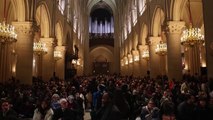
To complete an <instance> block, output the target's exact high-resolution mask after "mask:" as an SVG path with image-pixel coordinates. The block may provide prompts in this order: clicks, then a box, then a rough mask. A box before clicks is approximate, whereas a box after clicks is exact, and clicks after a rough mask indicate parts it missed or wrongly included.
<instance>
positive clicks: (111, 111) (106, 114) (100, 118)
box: [94, 92, 122, 120]
mask: <svg viewBox="0 0 213 120" xmlns="http://www.w3.org/2000/svg"><path fill="white" fill-rule="evenodd" d="M94 120H122V118H121V114H120V111H119V109H118V108H117V106H115V105H114V104H113V101H112V95H111V94H110V93H107V92H104V94H103V96H102V104H101V108H100V109H99V110H98V111H97V112H96V115H95V119H94Z"/></svg>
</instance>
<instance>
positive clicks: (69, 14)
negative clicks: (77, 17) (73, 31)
mask: <svg viewBox="0 0 213 120" xmlns="http://www.w3.org/2000/svg"><path fill="white" fill-rule="evenodd" d="M70 5H71V2H70V0H68V1H67V21H68V22H70V21H71V17H72V16H71V12H70V11H71V7H70Z"/></svg>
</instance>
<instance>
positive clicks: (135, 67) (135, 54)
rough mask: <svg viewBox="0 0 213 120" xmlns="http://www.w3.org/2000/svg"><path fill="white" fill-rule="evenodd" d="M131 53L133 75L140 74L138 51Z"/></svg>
mask: <svg viewBox="0 0 213 120" xmlns="http://www.w3.org/2000/svg"><path fill="white" fill-rule="evenodd" d="M132 55H133V61H134V62H133V75H134V76H140V62H139V60H140V59H139V52H138V50H133V51H132Z"/></svg>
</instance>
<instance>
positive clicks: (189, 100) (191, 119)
mask: <svg viewBox="0 0 213 120" xmlns="http://www.w3.org/2000/svg"><path fill="white" fill-rule="evenodd" d="M194 103H195V97H194V95H192V94H190V93H189V94H186V100H185V101H183V102H182V103H180V104H179V105H178V108H177V120H195V105H194Z"/></svg>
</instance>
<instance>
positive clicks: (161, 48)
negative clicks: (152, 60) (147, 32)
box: [155, 41, 167, 56]
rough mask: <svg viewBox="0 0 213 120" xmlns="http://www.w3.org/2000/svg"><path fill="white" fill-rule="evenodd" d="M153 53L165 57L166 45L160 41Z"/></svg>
mask: <svg viewBox="0 0 213 120" xmlns="http://www.w3.org/2000/svg"><path fill="white" fill-rule="evenodd" d="M155 53H156V54H158V55H161V56H163V55H166V54H167V45H166V43H163V42H162V41H160V43H159V44H157V47H156V49H155Z"/></svg>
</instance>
